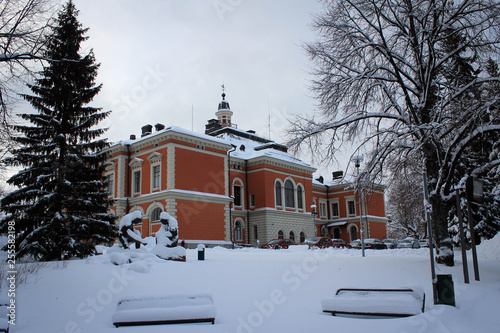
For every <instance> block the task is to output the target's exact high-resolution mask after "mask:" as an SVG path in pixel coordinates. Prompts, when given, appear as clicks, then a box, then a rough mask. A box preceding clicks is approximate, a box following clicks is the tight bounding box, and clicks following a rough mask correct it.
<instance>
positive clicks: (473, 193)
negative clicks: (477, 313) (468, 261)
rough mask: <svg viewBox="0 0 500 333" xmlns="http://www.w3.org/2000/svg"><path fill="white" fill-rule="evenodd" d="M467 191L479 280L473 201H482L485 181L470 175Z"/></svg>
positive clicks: (477, 270) (473, 257) (472, 244)
mask: <svg viewBox="0 0 500 333" xmlns="http://www.w3.org/2000/svg"><path fill="white" fill-rule="evenodd" d="M466 191H467V210H468V212H469V221H468V222H469V230H470V243H471V247H472V264H473V266H474V278H475V280H476V281H479V264H478V262H477V252H476V233H475V230H474V228H475V227H476V223H475V221H474V217H473V216H472V207H471V206H472V202H474V201H477V202H480V201H481V199H482V198H483V195H484V193H483V181H482V180H481V179H478V178H476V177H472V176H471V177H469V178H468V179H467V183H466Z"/></svg>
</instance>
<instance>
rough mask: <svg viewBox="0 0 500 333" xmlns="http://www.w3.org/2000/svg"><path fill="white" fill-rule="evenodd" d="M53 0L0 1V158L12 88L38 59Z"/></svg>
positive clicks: (7, 145) (4, 151)
mask: <svg viewBox="0 0 500 333" xmlns="http://www.w3.org/2000/svg"><path fill="white" fill-rule="evenodd" d="M53 2H54V1H53V0H2V1H0V162H1V161H2V160H3V158H4V157H5V155H6V154H7V153H8V151H9V148H10V144H11V141H10V137H11V135H12V134H11V133H10V131H9V126H8V125H9V122H10V117H9V116H10V113H9V111H10V110H9V108H10V106H11V103H12V102H13V101H14V100H16V99H17V96H16V89H18V87H19V85H20V84H22V83H23V79H24V78H25V77H26V75H29V74H31V72H32V69H33V65H34V63H33V60H37V59H42V52H43V49H44V47H45V44H46V41H47V36H46V33H47V31H49V30H48V27H49V24H50V19H51V17H50V16H51V15H52V9H53V6H54V4H53ZM0 166H1V163H0Z"/></svg>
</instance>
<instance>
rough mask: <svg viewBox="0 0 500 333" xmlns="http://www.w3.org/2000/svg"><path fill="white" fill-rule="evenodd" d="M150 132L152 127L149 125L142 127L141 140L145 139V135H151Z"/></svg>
mask: <svg viewBox="0 0 500 333" xmlns="http://www.w3.org/2000/svg"><path fill="white" fill-rule="evenodd" d="M152 130H153V126H151V125H144V126H142V135H141V138H142V137H145V136H146V135H149V134H151V131H152Z"/></svg>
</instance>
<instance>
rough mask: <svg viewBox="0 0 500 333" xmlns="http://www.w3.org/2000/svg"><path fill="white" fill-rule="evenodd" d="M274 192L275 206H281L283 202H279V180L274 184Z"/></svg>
mask: <svg viewBox="0 0 500 333" xmlns="http://www.w3.org/2000/svg"><path fill="white" fill-rule="evenodd" d="M274 190H275V191H274V192H275V196H276V206H282V205H283V203H282V202H281V183H280V182H276V184H275V185H274Z"/></svg>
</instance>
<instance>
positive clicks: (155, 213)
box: [150, 208, 163, 222]
mask: <svg viewBox="0 0 500 333" xmlns="http://www.w3.org/2000/svg"><path fill="white" fill-rule="evenodd" d="M162 212H163V210H161V208H155V209H153V211H152V212H151V219H150V221H151V222H156V221H160V215H161V213H162Z"/></svg>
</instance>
